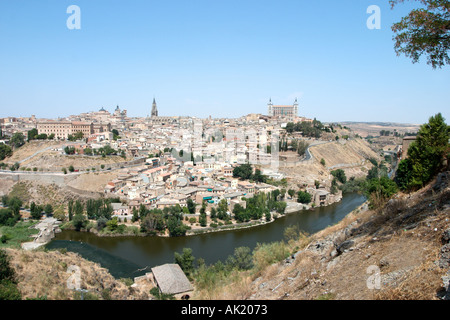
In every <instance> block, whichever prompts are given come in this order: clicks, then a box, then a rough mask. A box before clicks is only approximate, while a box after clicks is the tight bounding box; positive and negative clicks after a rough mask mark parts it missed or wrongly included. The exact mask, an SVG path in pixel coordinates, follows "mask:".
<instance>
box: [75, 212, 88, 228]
mask: <svg viewBox="0 0 450 320" xmlns="http://www.w3.org/2000/svg"><path fill="white" fill-rule="evenodd" d="M87 222H88V220H87V219H86V217H85V215H84V214H79V213H78V214H75V215H74V216H73V218H72V225H73V226H74V228H75V230H76V231H80V230H81V229H83V228H85V227H86V225H87Z"/></svg>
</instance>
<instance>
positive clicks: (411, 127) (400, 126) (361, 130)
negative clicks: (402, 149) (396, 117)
mask: <svg viewBox="0 0 450 320" xmlns="http://www.w3.org/2000/svg"><path fill="white" fill-rule="evenodd" d="M340 124H341V125H342V126H346V127H347V128H350V129H351V130H352V131H353V132H355V133H357V134H359V135H360V136H362V137H367V136H378V135H380V131H381V130H385V131H386V130H387V131H391V132H394V130H396V131H397V132H398V133H399V134H405V133H412V132H417V131H418V130H419V127H420V125H417V124H405V123H392V122H350V121H349V122H340Z"/></svg>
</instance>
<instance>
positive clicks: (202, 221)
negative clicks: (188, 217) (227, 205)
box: [198, 200, 207, 227]
mask: <svg viewBox="0 0 450 320" xmlns="http://www.w3.org/2000/svg"><path fill="white" fill-rule="evenodd" d="M198 222H199V223H200V226H202V227H206V224H207V218H206V201H205V200H203V203H202V207H201V208H200V218H199V219H198Z"/></svg>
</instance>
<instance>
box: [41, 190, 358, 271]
mask: <svg viewBox="0 0 450 320" xmlns="http://www.w3.org/2000/svg"><path fill="white" fill-rule="evenodd" d="M365 200H366V199H365V197H364V196H362V195H359V194H347V195H344V197H343V199H342V201H341V202H339V203H335V204H332V205H330V206H327V207H321V208H316V209H315V210H308V211H300V212H298V213H291V214H287V215H286V216H284V217H281V218H278V219H277V220H275V221H274V222H272V223H269V224H265V225H261V226H256V227H252V228H247V229H241V230H231V231H222V232H214V233H207V234H201V235H196V236H188V237H176V238H164V237H132V236H130V237H98V236H96V235H94V234H93V233H89V232H76V231H63V232H61V233H59V234H57V235H56V237H55V238H54V239H53V240H52V241H51V242H50V243H49V244H47V246H46V247H47V248H48V249H58V248H66V249H67V250H68V251H73V252H77V253H79V254H80V255H81V256H82V257H83V258H85V259H87V260H90V261H94V262H97V263H99V264H100V265H101V266H102V267H105V268H106V269H108V270H109V272H110V273H111V274H112V275H113V276H114V277H116V278H134V277H137V276H141V275H143V274H145V273H146V272H149V271H150V268H152V267H155V266H158V265H161V264H165V263H173V262H174V253H175V252H179V253H181V252H182V250H183V248H191V249H192V253H193V255H194V256H195V257H196V258H203V259H204V260H205V262H206V263H207V264H212V263H215V262H217V261H219V260H221V261H223V262H224V261H225V260H226V259H227V257H228V256H229V255H232V254H233V252H234V249H235V248H237V247H242V246H245V247H249V248H250V249H252V250H253V249H254V248H255V247H256V245H257V244H258V243H269V242H275V241H280V240H283V238H284V230H285V229H286V228H287V227H288V226H291V225H298V226H299V228H300V229H301V230H303V231H305V232H307V233H309V234H312V233H315V232H318V231H320V230H322V229H324V228H326V227H328V226H330V225H333V224H336V223H337V222H339V221H341V220H342V219H343V218H344V217H345V216H346V215H347V214H348V213H350V212H351V211H353V210H354V209H355V208H357V207H358V206H360V205H361V204H363V203H364V202H365ZM144 268H146V269H145V270H141V269H144Z"/></svg>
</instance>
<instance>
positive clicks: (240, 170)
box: [233, 163, 253, 180]
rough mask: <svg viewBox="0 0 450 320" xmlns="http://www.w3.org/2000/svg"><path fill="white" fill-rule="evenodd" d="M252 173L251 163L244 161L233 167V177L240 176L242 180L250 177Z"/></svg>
mask: <svg viewBox="0 0 450 320" xmlns="http://www.w3.org/2000/svg"><path fill="white" fill-rule="evenodd" d="M252 175H253V169H252V166H251V164H249V163H245V164H241V165H240V166H237V167H236V168H234V169H233V177H235V178H240V179H242V180H247V179H250V178H251V177H252Z"/></svg>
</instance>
